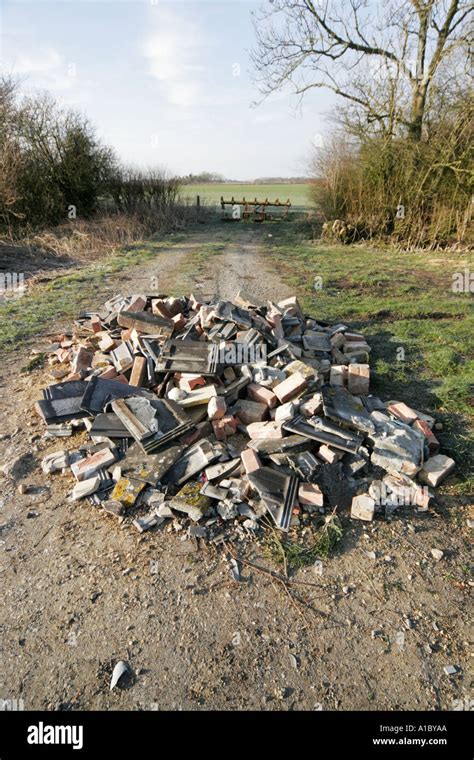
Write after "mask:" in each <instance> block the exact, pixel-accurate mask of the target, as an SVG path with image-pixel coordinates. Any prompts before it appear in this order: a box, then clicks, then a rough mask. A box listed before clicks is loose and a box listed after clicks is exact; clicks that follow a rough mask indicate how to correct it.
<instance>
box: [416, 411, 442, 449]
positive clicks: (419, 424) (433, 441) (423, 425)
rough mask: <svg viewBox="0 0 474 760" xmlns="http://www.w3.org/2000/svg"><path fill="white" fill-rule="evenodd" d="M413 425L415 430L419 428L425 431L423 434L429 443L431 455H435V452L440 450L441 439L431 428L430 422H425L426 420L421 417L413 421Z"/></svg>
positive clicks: (421, 431)
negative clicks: (439, 439)
mask: <svg viewBox="0 0 474 760" xmlns="http://www.w3.org/2000/svg"><path fill="white" fill-rule="evenodd" d="M413 427H414V429H415V430H419V431H420V433H423V435H424V436H425V438H426V440H427V443H428V448H429V452H430V455H431V456H434V455H435V454H437V453H438V451H439V441H438V439H437V438H436V436H435V434H434V433H433V431H432V430H431V428H430V426H429V425H428V423H427V422H425V420H421V419H420V418H418V419H417V420H415V422H414V423H413Z"/></svg>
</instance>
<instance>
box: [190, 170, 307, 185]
mask: <svg viewBox="0 0 474 760" xmlns="http://www.w3.org/2000/svg"><path fill="white" fill-rule="evenodd" d="M179 181H180V183H181V184H182V185H300V184H307V183H308V177H258V178H257V179H251V180H244V179H226V178H225V177H224V176H223V175H222V174H216V173H215V172H201V173H200V174H187V175H186V176H184V177H180V178H179Z"/></svg>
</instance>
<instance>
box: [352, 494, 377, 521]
mask: <svg viewBox="0 0 474 760" xmlns="http://www.w3.org/2000/svg"><path fill="white" fill-rule="evenodd" d="M374 514H375V501H374V499H372V497H371V496H368V495H367V494H361V495H360V496H354V498H353V499H352V505H351V517H352V518H354V519H355V520H365V521H366V522H371V521H372V520H373V519H374Z"/></svg>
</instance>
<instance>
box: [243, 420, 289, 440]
mask: <svg viewBox="0 0 474 760" xmlns="http://www.w3.org/2000/svg"><path fill="white" fill-rule="evenodd" d="M247 435H248V436H249V438H251V439H252V440H254V439H256V438H267V439H270V438H271V439H274V438H282V430H281V422H252V423H251V424H250V425H247Z"/></svg>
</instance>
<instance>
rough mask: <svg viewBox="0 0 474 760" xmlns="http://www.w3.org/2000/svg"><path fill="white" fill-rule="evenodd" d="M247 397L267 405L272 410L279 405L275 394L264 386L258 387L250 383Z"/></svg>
mask: <svg viewBox="0 0 474 760" xmlns="http://www.w3.org/2000/svg"><path fill="white" fill-rule="evenodd" d="M247 395H248V396H249V398H250V399H251V400H252V401H258V402H260V403H261V404H266V406H268V408H269V409H272V408H273V407H274V406H276V403H277V397H276V396H275V394H274V393H273V392H272V391H271V390H269V388H265V387H264V386H263V385H258V384H257V383H250V384H249V385H247Z"/></svg>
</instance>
